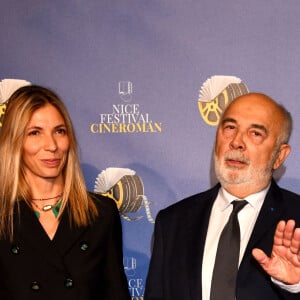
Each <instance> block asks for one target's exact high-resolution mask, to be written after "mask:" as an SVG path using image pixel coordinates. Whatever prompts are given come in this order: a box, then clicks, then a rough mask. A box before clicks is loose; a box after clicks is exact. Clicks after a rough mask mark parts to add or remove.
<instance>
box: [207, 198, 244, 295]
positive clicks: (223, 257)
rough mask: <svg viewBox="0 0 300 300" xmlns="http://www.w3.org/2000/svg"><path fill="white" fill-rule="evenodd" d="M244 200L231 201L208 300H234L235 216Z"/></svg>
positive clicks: (237, 243) (237, 246)
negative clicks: (229, 213)
mask: <svg viewBox="0 0 300 300" xmlns="http://www.w3.org/2000/svg"><path fill="white" fill-rule="evenodd" d="M246 204H247V201H246V200H239V201H233V202H232V205H233V209H232V212H231V215H230V217H229V220H228V222H227V224H226V225H225V227H224V229H223V231H222V233H221V236H220V239H219V244H218V249H217V254H216V260H215V266H214V270H213V276H212V283H211V291H210V300H234V299H235V285H236V276H237V271H238V265H239V254H240V226H239V221H238V218H237V215H238V213H239V211H240V210H241V209H242V208H243V207H244V206H245V205H246Z"/></svg>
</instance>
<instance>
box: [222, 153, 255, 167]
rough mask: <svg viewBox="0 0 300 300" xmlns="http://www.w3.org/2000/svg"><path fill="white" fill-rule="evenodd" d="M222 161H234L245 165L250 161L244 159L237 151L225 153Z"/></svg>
mask: <svg viewBox="0 0 300 300" xmlns="http://www.w3.org/2000/svg"><path fill="white" fill-rule="evenodd" d="M224 160H225V161H226V160H236V161H239V162H241V163H244V164H247V165H249V164H250V159H248V158H247V157H245V156H244V154H243V153H241V152H240V151H237V150H232V151H228V152H227V153H225V155H224Z"/></svg>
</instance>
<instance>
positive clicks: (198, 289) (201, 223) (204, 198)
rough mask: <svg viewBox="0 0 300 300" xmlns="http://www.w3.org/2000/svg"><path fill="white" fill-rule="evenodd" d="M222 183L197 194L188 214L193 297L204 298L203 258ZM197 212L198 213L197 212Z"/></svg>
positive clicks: (188, 256)
mask: <svg viewBox="0 0 300 300" xmlns="http://www.w3.org/2000/svg"><path fill="white" fill-rule="evenodd" d="M219 188H220V185H217V186H215V187H214V188H213V189H211V190H209V191H208V192H207V193H205V194H202V195H201V194H200V195H198V196H195V206H194V207H192V208H191V209H190V214H189V215H187V216H186V219H187V221H188V224H189V232H191V234H189V236H188V240H187V246H186V247H187V263H186V265H187V267H188V272H189V273H188V274H189V286H190V287H189V289H190V295H191V299H193V300H201V299H202V281H201V277H202V271H201V270H202V259H203V253H204V245H205V239H206V234H207V228H208V223H209V216H210V212H211V209H212V206H213V203H214V201H215V199H216V197H217V194H218V191H219ZM195 212H196V213H195Z"/></svg>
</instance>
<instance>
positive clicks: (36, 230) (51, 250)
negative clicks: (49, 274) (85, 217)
mask: <svg viewBox="0 0 300 300" xmlns="http://www.w3.org/2000/svg"><path fill="white" fill-rule="evenodd" d="M20 211H21V214H20V218H16V221H15V228H16V232H17V238H16V242H17V243H18V240H20V241H24V242H25V243H26V244H27V245H28V246H30V247H31V248H32V249H33V251H34V252H36V253H38V254H39V256H43V257H44V260H45V261H47V263H49V264H51V265H53V266H55V267H56V268H57V269H61V268H63V266H64V264H63V256H64V254H65V253H66V252H67V251H68V250H69V248H70V247H72V245H73V244H74V243H75V242H76V240H77V239H78V238H79V237H80V236H81V234H82V233H83V232H84V231H85V230H86V228H77V227H75V226H74V229H73V228H72V230H70V226H69V217H68V214H67V212H64V214H63V216H62V218H61V220H60V223H59V226H58V228H57V232H56V234H55V236H54V238H53V240H50V239H49V237H48V235H47V234H46V232H45V231H44V229H43V227H42V225H41V224H40V222H39V220H38V219H37V217H36V216H35V214H34V213H33V211H32V210H31V209H30V208H29V207H28V205H27V204H26V203H25V201H21V202H20ZM66 237H67V238H66Z"/></svg>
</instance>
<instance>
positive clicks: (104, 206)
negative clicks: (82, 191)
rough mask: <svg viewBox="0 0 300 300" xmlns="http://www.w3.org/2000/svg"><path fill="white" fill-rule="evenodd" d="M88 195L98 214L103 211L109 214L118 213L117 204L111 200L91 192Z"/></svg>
mask: <svg viewBox="0 0 300 300" xmlns="http://www.w3.org/2000/svg"><path fill="white" fill-rule="evenodd" d="M89 195H90V196H91V198H92V200H93V201H94V203H95V205H96V207H97V208H98V210H99V212H101V211H103V210H105V211H111V212H114V211H118V208H117V204H116V202H115V201H114V200H113V199H111V198H109V197H106V196H103V195H101V194H98V193H93V192H89Z"/></svg>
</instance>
